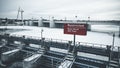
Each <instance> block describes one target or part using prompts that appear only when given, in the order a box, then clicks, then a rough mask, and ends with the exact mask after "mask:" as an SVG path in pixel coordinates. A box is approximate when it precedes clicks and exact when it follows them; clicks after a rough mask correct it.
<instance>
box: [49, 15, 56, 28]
mask: <svg viewBox="0 0 120 68" xmlns="http://www.w3.org/2000/svg"><path fill="white" fill-rule="evenodd" d="M49 27H50V28H54V27H55V21H54V17H52V18H51V19H50V25H49Z"/></svg>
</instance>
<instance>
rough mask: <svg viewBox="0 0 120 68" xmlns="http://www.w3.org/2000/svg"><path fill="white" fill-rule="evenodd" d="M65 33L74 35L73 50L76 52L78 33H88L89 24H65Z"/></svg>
mask: <svg viewBox="0 0 120 68" xmlns="http://www.w3.org/2000/svg"><path fill="white" fill-rule="evenodd" d="M64 34H72V35H74V38H73V52H74V53H75V39H76V35H87V24H64Z"/></svg>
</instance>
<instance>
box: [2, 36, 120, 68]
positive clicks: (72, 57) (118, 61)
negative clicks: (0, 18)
mask: <svg viewBox="0 0 120 68" xmlns="http://www.w3.org/2000/svg"><path fill="white" fill-rule="evenodd" d="M91 45H94V46H91ZM95 45H97V46H95ZM52 48H58V49H61V50H55V51H53V50H52ZM73 48H74V49H73ZM62 50H67V52H65V51H62ZM81 53H82V54H83V53H84V54H90V55H91V56H92V55H95V56H96V57H91V56H88V55H86V56H83V55H82V54H81ZM0 55H1V57H0V67H3V68H120V48H119V47H114V49H113V50H112V47H111V46H109V45H98V44H90V43H89V44H87V43H82V42H79V43H76V45H75V47H74V46H73V44H72V42H71V41H59V40H57V41H56V40H53V39H46V38H38V37H37V38H35V37H29V36H17V35H9V34H1V35H0ZM97 56H102V57H105V58H106V59H105V60H101V59H100V58H101V57H98V58H97Z"/></svg>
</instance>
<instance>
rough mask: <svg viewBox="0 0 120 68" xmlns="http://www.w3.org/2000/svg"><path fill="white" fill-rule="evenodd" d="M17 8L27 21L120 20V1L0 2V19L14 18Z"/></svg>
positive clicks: (27, 0) (3, 0) (46, 0)
mask: <svg viewBox="0 0 120 68" xmlns="http://www.w3.org/2000/svg"><path fill="white" fill-rule="evenodd" d="M19 7H21V8H22V9H23V10H24V18H29V19H30V18H32V17H33V18H37V19H38V18H40V17H43V18H49V17H52V16H54V18H56V19H64V18H65V17H66V18H67V19H75V16H78V17H77V18H78V19H80V20H81V19H82V20H83V19H87V18H88V17H89V16H90V19H92V20H120V0H0V18H5V17H7V18H16V17H17V11H18V8H19Z"/></svg>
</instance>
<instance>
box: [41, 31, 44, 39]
mask: <svg viewBox="0 0 120 68" xmlns="http://www.w3.org/2000/svg"><path fill="white" fill-rule="evenodd" d="M43 31H44V30H43V29H41V38H42V36H43Z"/></svg>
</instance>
